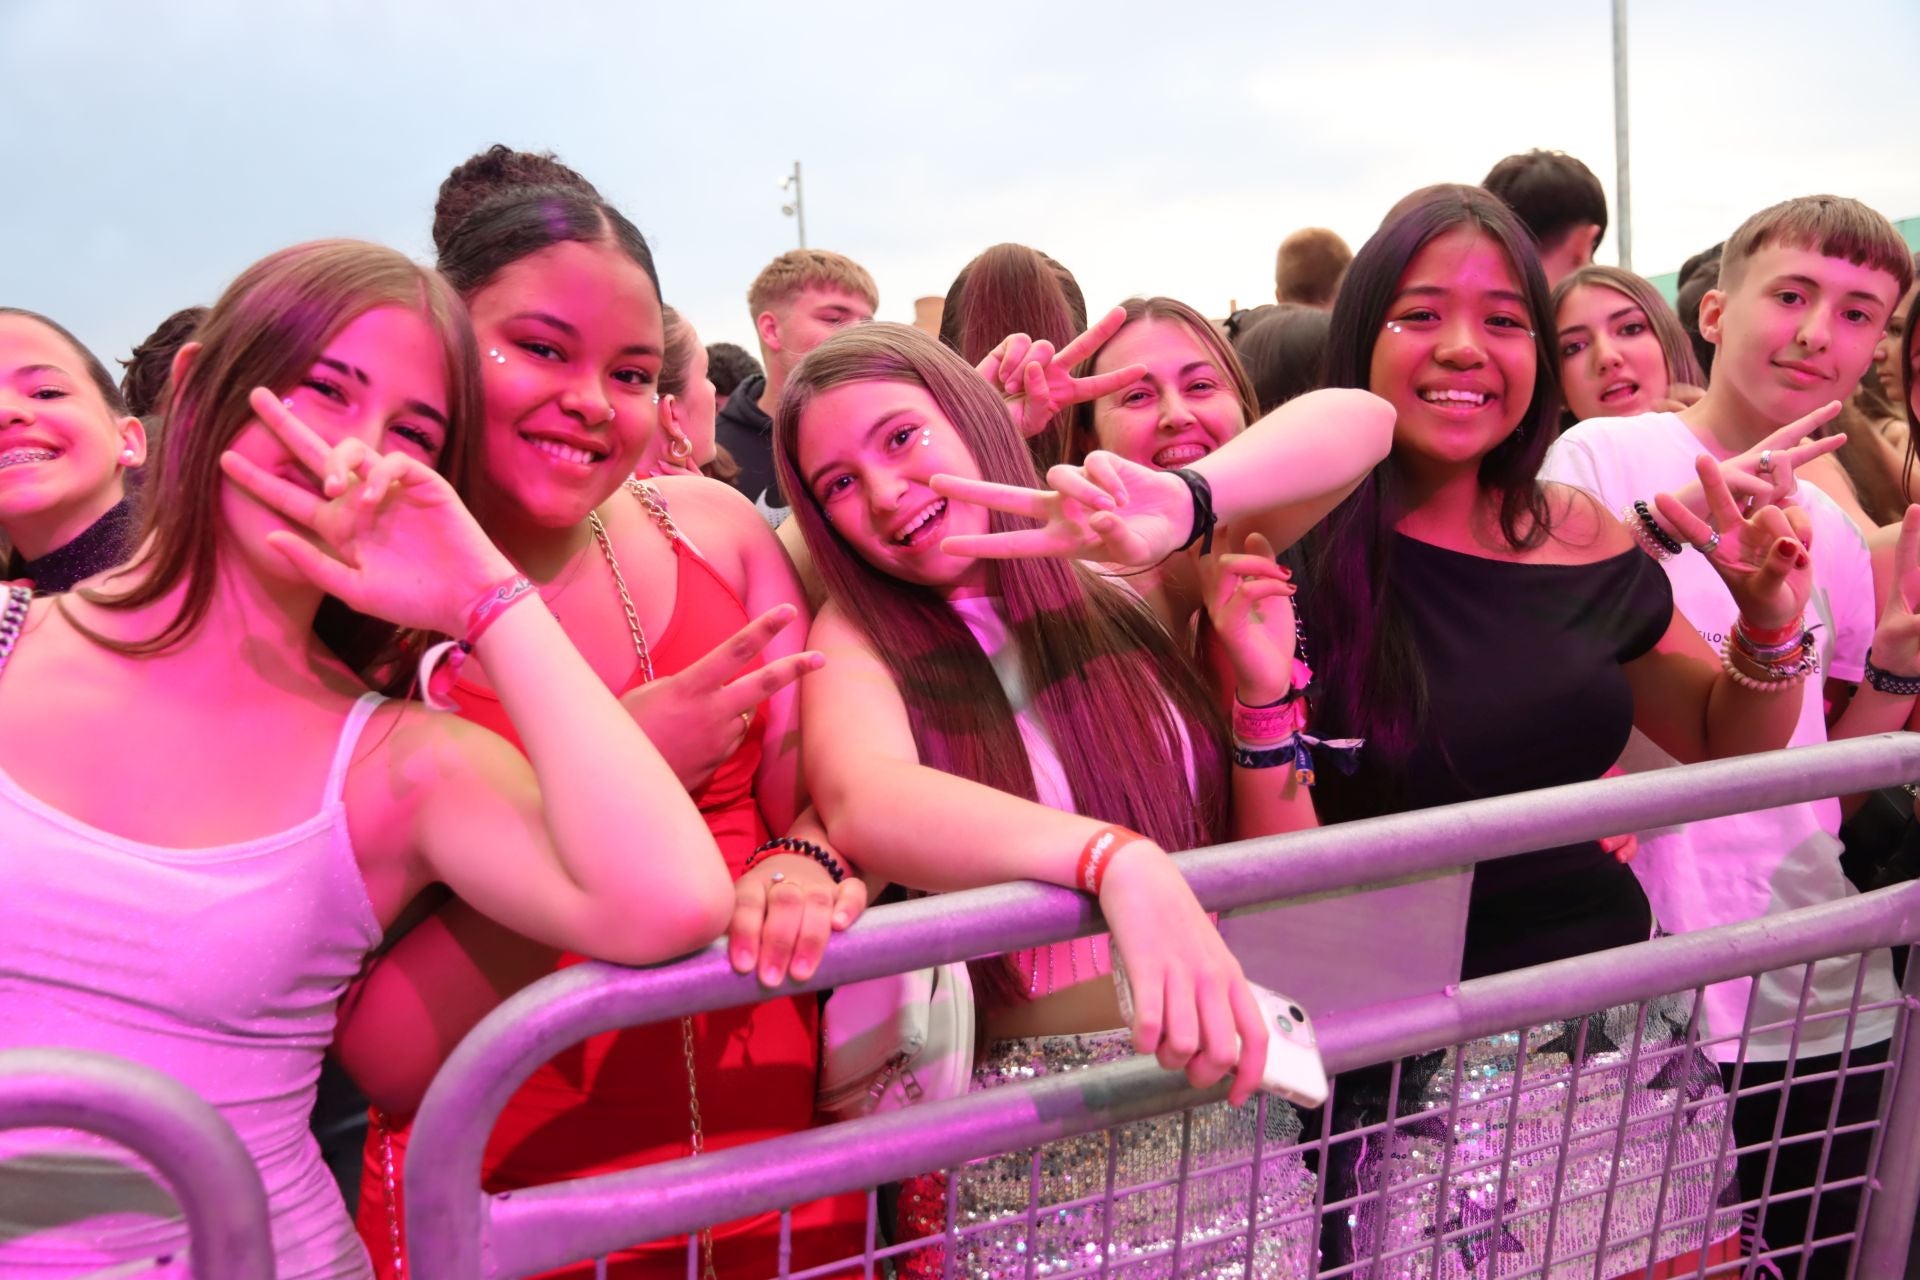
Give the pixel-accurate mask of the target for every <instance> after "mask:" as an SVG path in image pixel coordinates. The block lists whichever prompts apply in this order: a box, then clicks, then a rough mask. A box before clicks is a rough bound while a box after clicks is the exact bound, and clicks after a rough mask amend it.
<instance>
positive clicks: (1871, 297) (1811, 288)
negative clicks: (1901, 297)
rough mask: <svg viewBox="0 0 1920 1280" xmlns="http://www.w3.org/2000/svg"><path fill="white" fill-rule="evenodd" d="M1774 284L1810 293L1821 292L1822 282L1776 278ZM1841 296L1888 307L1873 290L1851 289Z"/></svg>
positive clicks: (1793, 277)
mask: <svg viewBox="0 0 1920 1280" xmlns="http://www.w3.org/2000/svg"><path fill="white" fill-rule="evenodd" d="M1773 282H1774V283H1775V284H1797V285H1800V286H1801V287H1803V288H1805V289H1806V290H1807V292H1809V293H1819V292H1821V287H1820V282H1819V281H1818V280H1815V279H1814V278H1813V277H1812V276H1802V275H1789V276H1777V277H1775V278H1774V281H1773ZM1840 296H1841V297H1843V298H1859V299H1861V300H1862V301H1865V302H1875V303H1878V304H1880V305H1881V306H1883V307H1884V306H1886V305H1887V300H1886V299H1885V298H1882V297H1881V296H1880V295H1879V294H1877V293H1875V292H1873V291H1872V290H1871V289H1849V290H1847V291H1846V292H1845V293H1843V294H1841V295H1840Z"/></svg>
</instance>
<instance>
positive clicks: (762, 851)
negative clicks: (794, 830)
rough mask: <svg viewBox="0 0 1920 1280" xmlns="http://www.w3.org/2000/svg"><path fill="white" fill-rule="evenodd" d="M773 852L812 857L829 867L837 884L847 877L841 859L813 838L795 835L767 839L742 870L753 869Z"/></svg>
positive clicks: (829, 873)
mask: <svg viewBox="0 0 1920 1280" xmlns="http://www.w3.org/2000/svg"><path fill="white" fill-rule="evenodd" d="M772 853H797V854H799V855H800V856H801V857H803V858H812V859H813V860H814V861H815V862H817V863H819V864H820V865H821V866H823V867H825V868H826V869H827V874H828V875H830V876H832V877H833V882H834V883H835V884H839V883H840V882H841V881H842V880H845V879H846V878H847V871H846V868H845V867H842V866H841V865H840V859H838V858H836V857H834V856H833V855H832V854H831V853H828V852H827V851H826V850H825V849H822V848H821V847H820V846H819V845H817V844H815V843H814V842H813V841H811V840H800V839H796V838H795V837H793V836H779V837H776V838H775V839H772V840H769V841H767V842H766V843H765V844H763V845H761V846H760V847H759V848H758V849H755V850H754V851H753V853H752V854H751V855H750V856H749V857H748V858H747V865H746V866H744V867H742V868H741V871H743V872H745V871H751V870H753V868H754V866H755V864H757V863H758V862H759V861H760V859H761V858H763V857H765V856H766V855H768V854H772Z"/></svg>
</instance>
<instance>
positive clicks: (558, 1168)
mask: <svg viewBox="0 0 1920 1280" xmlns="http://www.w3.org/2000/svg"><path fill="white" fill-rule="evenodd" d="M673 548H674V552H675V560H676V562H677V564H678V566H679V570H678V583H679V585H678V594H677V595H676V596H675V603H674V610H673V616H672V617H671V618H670V619H669V620H668V623H667V627H666V630H665V632H664V633H662V634H661V636H660V637H659V639H658V640H651V638H650V640H651V643H650V646H649V647H650V649H651V651H652V656H653V664H654V671H655V673H656V674H657V675H662V676H664V675H670V674H672V673H673V672H676V671H679V670H681V669H682V668H684V667H686V666H687V665H688V664H690V663H692V662H693V661H694V660H696V659H698V658H700V657H703V656H705V655H706V654H707V653H709V652H711V651H712V650H713V649H714V648H716V647H717V646H718V645H719V644H720V643H721V642H722V641H724V640H725V639H726V638H727V637H729V636H731V635H732V634H733V633H734V632H736V631H738V630H739V629H740V628H741V627H743V626H745V625H746V624H747V622H748V618H747V614H746V610H745V608H744V607H742V605H741V603H740V601H739V599H738V598H736V597H735V596H734V594H733V592H732V590H731V589H730V588H728V586H727V585H726V583H724V582H722V581H721V580H720V577H719V575H717V574H716V573H715V572H714V571H713V569H712V567H711V566H709V565H708V564H707V563H706V561H705V560H703V559H701V558H700V556H699V555H698V554H697V553H695V552H694V551H693V550H692V549H691V548H689V547H688V546H687V545H686V544H685V543H684V542H683V541H681V540H680V539H679V538H675V539H674V540H673ZM644 679H645V677H644V676H643V674H642V673H641V672H640V671H638V670H636V671H635V672H634V674H633V676H632V678H631V679H629V680H628V681H627V683H626V685H625V687H624V688H623V689H622V690H621V692H623V693H624V692H626V691H628V690H631V689H634V688H637V687H638V686H639V685H641V684H642V683H643V682H644ZM455 696H456V697H457V698H458V699H459V702H460V714H461V715H462V716H464V717H466V718H467V719H469V720H472V721H474V722H475V723H477V724H483V725H485V726H487V727H488V728H489V729H492V730H494V731H495V732H496V733H498V734H500V735H501V736H502V737H504V738H506V739H507V740H508V741H509V742H512V743H514V744H516V745H518V743H519V738H518V737H517V736H516V735H515V734H514V732H513V727H512V725H511V724H509V723H508V721H507V717H506V714H505V712H504V711H503V710H502V708H501V706H500V703H499V700H498V699H497V698H494V697H493V696H492V695H491V694H489V693H488V692H486V691H484V690H479V689H473V688H469V687H467V686H465V685H461V686H459V687H458V689H457V691H456V695H455ZM762 733H763V729H762V719H761V717H759V716H756V717H755V720H754V726H753V728H752V730H751V731H749V733H748V734H747V738H746V740H745V741H744V742H742V743H741V744H740V749H739V750H738V751H736V752H734V754H733V755H732V757H730V758H729V759H728V760H727V761H726V763H725V764H723V765H721V766H720V768H719V769H718V770H717V771H716V772H715V773H714V775H713V777H712V778H711V779H710V780H709V781H708V782H707V785H706V786H704V787H702V788H701V789H700V790H699V791H698V792H696V793H695V794H694V800H695V801H696V803H698V805H699V806H700V811H701V813H703V814H704V815H706V819H707V827H708V829H709V830H711V831H712V832H713V837H714V840H715V841H716V842H717V843H718V844H719V846H720V852H721V853H722V854H723V855H724V856H725V857H726V860H727V867H728V869H729V870H730V871H732V873H733V874H734V875H735V876H736V877H737V876H739V874H740V872H741V870H742V868H743V867H744V865H745V863H746V860H747V856H748V855H749V854H751V853H752V852H753V850H754V849H755V847H757V846H758V845H759V844H760V843H761V841H763V840H764V839H765V838H766V834H767V833H766V828H765V826H764V824H763V823H762V821H761V818H760V811H759V809H758V807H757V806H756V805H755V803H754V799H753V786H754V774H755V771H756V770H757V769H758V767H759V764H760V755H761V745H762V743H761V734H762ZM581 958H582V957H580V956H576V955H566V956H564V957H562V959H561V961H560V966H561V967H565V966H566V965H570V964H578V963H579V962H580V960H581ZM693 1024H694V1070H695V1074H696V1076H697V1078H698V1082H699V1090H700V1112H701V1119H702V1129H703V1131H704V1136H705V1140H706V1148H707V1150H709V1151H718V1150H721V1149H724V1148H727V1147H735V1146H740V1145H742V1144H743V1143H748V1142H756V1141H759V1140H761V1139H763V1138H772V1137H776V1136H778V1135H781V1134H786V1133H793V1132H795V1131H797V1130H801V1129H806V1128H809V1127H811V1125H812V1123H813V1100H814V1086H815V1081H816V1076H817V1075H818V1072H819V1058H820V1055H819V1045H820V1035H819V1032H820V1028H819V1003H818V1001H817V999H816V997H814V996H811V995H805V996H797V997H791V998H788V999H782V1000H769V1001H766V1002H764V1003H761V1004H757V1005H751V1006H748V1007H746V1008H739V1009H722V1010H718V1011H716V1012H713V1013H703V1014H699V1015H697V1016H695V1018H694V1020H693ZM687 1095H688V1088H687V1067H686V1058H685V1053H684V1046H683V1042H682V1038H681V1029H680V1020H679V1019H677V1018H676V1019H672V1020H670V1021H667V1022H663V1023H658V1024H656V1025H653V1026H645V1027H630V1028H627V1029H626V1030H623V1031H612V1032H606V1033H603V1034H601V1035H597V1036H594V1037H592V1038H591V1039H589V1040H587V1041H585V1042H584V1043H582V1044H579V1045H575V1046H574V1047H573V1048H571V1049H568V1050H567V1051H566V1052H565V1053H562V1054H561V1055H560V1056H559V1057H557V1058H555V1059H553V1061H551V1062H549V1063H547V1064H546V1065H544V1066H542V1067H541V1068H539V1069H538V1070H537V1071H535V1072H534V1073H533V1075H532V1076H531V1077H530V1078H529V1079H528V1080H527V1082H526V1083H525V1084H523V1085H522V1086H521V1087H520V1089H519V1091H518V1092H516V1093H515V1094H514V1095H513V1100H512V1101H511V1102H509V1103H508V1104H507V1109H506V1110H505V1111H504V1112H502V1113H501V1116H500V1121H499V1124H498V1125H497V1126H496V1127H495V1129H494V1131H493V1136H492V1138H491V1139H490V1141H489V1142H488V1144H487V1154H486V1161H485V1167H484V1175H483V1183H484V1186H485V1187H486V1189H487V1190H488V1191H490V1192H500V1191H513V1190H519V1189H521V1188H523V1187H533V1186H540V1185H543V1184H545V1183H550V1182H560V1181H563V1180H566V1179H571V1178H583V1177H588V1176H591V1175H594V1174H601V1173H614V1172H617V1171H619V1170H622V1169H631V1168H635V1167H636V1166H639V1165H645V1164H655V1163H658V1162H660V1161H663V1160H677V1159H680V1158H681V1157H683V1156H687V1155H690V1154H692V1147H691V1137H692V1129H691V1117H690V1114H689V1110H688V1105H687V1104H688V1096H687ZM410 1126H411V1119H410V1118H409V1119H408V1121H407V1122H406V1123H404V1124H402V1123H400V1122H397V1121H395V1120H393V1119H390V1118H388V1117H385V1116H382V1115H381V1114H380V1113H379V1112H377V1111H376V1112H375V1113H374V1115H373V1124H372V1131H371V1133H370V1135H369V1137H368V1140H367V1147H366V1157H365V1163H364V1167H363V1170H362V1176H361V1181H360V1205H359V1212H358V1215H357V1225H358V1227H359V1230H360V1235H361V1237H362V1239H364V1240H365V1241H366V1244H367V1251H368V1252H369V1253H370V1254H371V1255H372V1257H373V1262H374V1268H375V1270H376V1271H377V1272H378V1274H379V1275H380V1277H381V1280H402V1273H401V1272H400V1271H399V1270H398V1269H397V1268H396V1267H395V1265H394V1264H395V1257H394V1244H393V1234H392V1233H393V1231H394V1228H395V1225H396V1223H397V1224H399V1226H400V1227H401V1229H402V1230H403V1231H404V1217H405V1215H404V1209H403V1208H402V1203H401V1201H400V1188H399V1178H400V1174H401V1171H402V1170H403V1169H404V1167H405V1161H406V1144H407V1138H408V1136H409V1133H410ZM389 1144H390V1145H391V1159H392V1166H391V1167H392V1169H393V1174H394V1181H395V1194H394V1203H392V1204H389V1201H388V1195H387V1167H388V1166H387V1159H388V1155H389V1152H388V1146H389ZM865 1224H866V1197H865V1196H864V1195H863V1194H860V1193H857V1192H856V1193H852V1194H848V1195H841V1196H836V1197H832V1198H829V1199H826V1200H816V1201H813V1202H812V1203H810V1204H806V1205H802V1206H799V1207H798V1208H796V1209H795V1210H794V1214H793V1261H792V1268H793V1270H795V1271H798V1270H801V1269H802V1268H805V1267H810V1266H818V1265H820V1264H821V1263H824V1262H827V1261H831V1260H832V1259H835V1258H844V1257H850V1256H856V1255H858V1254H859V1253H860V1252H861V1250H862V1249H863V1248H864V1247H865V1239H866V1235H865ZM779 1232H780V1220H779V1215H778V1214H777V1213H766V1214H762V1215H760V1216H758V1217H754V1218H747V1219H743V1220H741V1221H739V1222H732V1223H727V1224H725V1225H723V1226H719V1227H716V1228H714V1233H713V1235H714V1246H713V1258H714V1266H715V1268H716V1270H717V1272H718V1274H719V1276H720V1277H721V1278H722V1280H765V1278H766V1277H768V1276H772V1275H775V1274H776V1273H777V1272H778V1271H779V1266H778V1247H779ZM402 1239H403V1242H404V1237H402ZM686 1259H687V1242H686V1237H685V1236H680V1237H677V1238H674V1239H670V1240H660V1241H654V1242H651V1243H648V1244H643V1245H638V1246H636V1247H634V1248H631V1249H625V1250H622V1251H621V1252H619V1253H616V1254H613V1255H611V1257H610V1258H609V1259H608V1269H607V1273H608V1275H610V1276H615V1277H620V1280H668V1278H669V1277H674V1278H676V1280H679V1278H682V1277H684V1276H685V1275H686V1273H687V1271H686V1267H687V1261H686ZM549 1274H550V1275H552V1276H564V1277H569V1278H570V1280H571V1278H572V1277H590V1276H591V1275H592V1274H593V1268H592V1264H591V1263H590V1262H584V1263H582V1264H580V1265H578V1266H573V1267H568V1268H564V1269H562V1270H559V1271H555V1272H551V1273H549Z"/></svg>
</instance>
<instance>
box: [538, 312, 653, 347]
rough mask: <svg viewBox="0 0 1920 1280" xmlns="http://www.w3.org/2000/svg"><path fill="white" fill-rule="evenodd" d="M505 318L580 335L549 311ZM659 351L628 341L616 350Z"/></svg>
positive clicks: (645, 344)
mask: <svg viewBox="0 0 1920 1280" xmlns="http://www.w3.org/2000/svg"><path fill="white" fill-rule="evenodd" d="M507 318H508V319H509V320H532V321H535V322H537V323H539V324H544V325H546V326H548V327H549V328H553V329H558V330H559V331H560V332H561V333H564V334H566V335H567V336H568V337H569V338H575V339H577V338H579V336H580V330H578V329H576V328H574V327H573V326H572V325H570V324H568V323H567V322H566V321H565V320H562V319H561V318H560V317H559V316H556V315H554V314H552V313H551V312H546V311H516V312H514V313H513V314H512V315H511V316H509V317H507ZM660 353H661V352H660V348H659V347H655V346H649V345H648V344H647V343H644V342H633V343H629V344H627V345H626V346H624V347H622V348H620V350H619V352H618V354H620V355H623V356H657V355H659V354H660Z"/></svg>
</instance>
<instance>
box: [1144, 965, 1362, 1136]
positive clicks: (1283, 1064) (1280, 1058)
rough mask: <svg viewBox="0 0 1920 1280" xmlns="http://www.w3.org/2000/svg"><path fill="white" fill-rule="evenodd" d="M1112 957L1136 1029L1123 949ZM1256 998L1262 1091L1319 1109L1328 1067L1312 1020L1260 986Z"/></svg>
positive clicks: (1256, 985)
mask: <svg viewBox="0 0 1920 1280" xmlns="http://www.w3.org/2000/svg"><path fill="white" fill-rule="evenodd" d="M1112 955H1113V989H1114V994H1115V995H1116V996H1118V997H1119V1002H1120V1016H1121V1017H1122V1018H1124V1019H1125V1020H1126V1023H1127V1025H1128V1026H1132V1025H1133V988H1132V987H1131V986H1130V985H1129V984H1128V982H1127V967H1126V965H1125V964H1123V963H1122V962H1121V959H1120V948H1118V947H1115V948H1113V951H1112ZM1247 985H1248V986H1249V987H1251V988H1253V998H1254V1000H1255V1001H1257V1002H1258V1003H1259V1005H1260V1011H1261V1013H1263V1014H1265V1015H1266V1019H1267V1064H1266V1068H1265V1070H1263V1071H1261V1073H1260V1088H1261V1090H1262V1091H1264V1092H1266V1093H1272V1094H1277V1095H1279V1096H1280V1097H1282V1098H1285V1099H1286V1100H1287V1101H1288V1102H1291V1103H1293V1104H1295V1105H1296V1106H1302V1107H1317V1106H1320V1105H1321V1104H1322V1103H1324V1102H1325V1101H1326V1100H1327V1067H1326V1064H1325V1063H1324V1062H1322V1061H1321V1060H1320V1045H1319V1042H1318V1041H1317V1040H1315V1039H1314V1035H1313V1020H1312V1019H1311V1018H1309V1017H1308V1016H1307V1011H1306V1010H1305V1009H1303V1008H1301V1007H1300V1005H1299V1004H1298V1003H1296V1002H1295V1001H1292V1000H1289V999H1287V997H1285V996H1283V995H1281V994H1280V993H1279V992H1277V991H1269V990H1267V988H1265V987H1263V986H1261V985H1260V984H1259V983H1257V982H1249V983H1248V984H1247Z"/></svg>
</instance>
